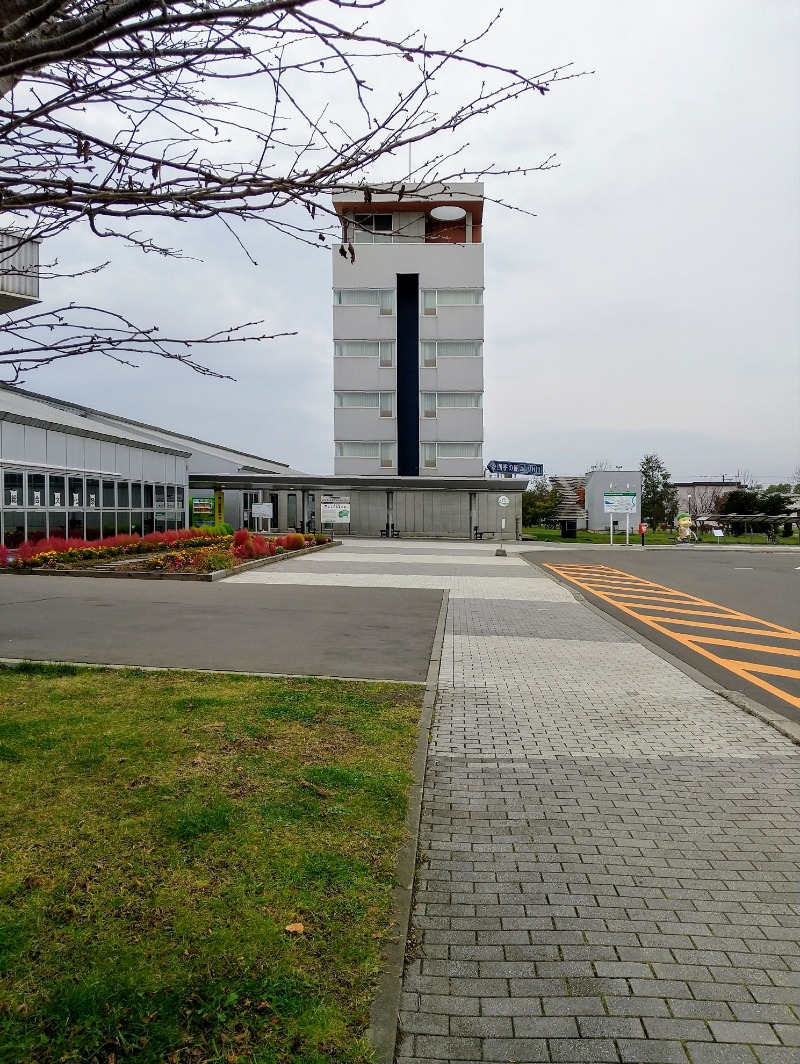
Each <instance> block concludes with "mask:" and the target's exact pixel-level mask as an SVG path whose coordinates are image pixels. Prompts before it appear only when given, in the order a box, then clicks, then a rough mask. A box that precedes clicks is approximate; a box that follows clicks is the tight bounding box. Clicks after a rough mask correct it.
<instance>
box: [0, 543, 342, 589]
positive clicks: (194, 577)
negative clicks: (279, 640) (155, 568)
mask: <svg viewBox="0 0 800 1064" xmlns="http://www.w3.org/2000/svg"><path fill="white" fill-rule="evenodd" d="M341 545H342V541H341V540H340V539H334V540H331V542H330V543H315V544H314V546H313V547H302V548H301V549H300V550H287V551H286V552H285V553H284V554H273V555H271V556H270V557H263V558H253V559H252V560H251V561H247V562H242V563H241V564H239V565H234V567H233V568H232V569H217V570H216V571H215V572H213V573H165V572H151V573H147V572H127V573H126V572H114V571H113V569H89V568H86V569H45V568H40V569H27V568H24V567H22V566H8V567H7V568H2V569H0V573H14V574H15V575H17V576H22V575H25V576H93V577H95V578H102V579H108V580H184V581H185V580H189V581H194V582H196V583H197V582H200V583H206V584H208V583H211V582H213V581H215V580H225V579H226V578H227V577H229V576H236V575H237V574H238V573H244V572H246V571H247V570H248V569H257V568H259V567H260V566H262V565H271V564H272V563H273V562H283V561H286V560H287V558H300V557H302V556H303V555H304V554H313V553H314V551H317V550H327V549H328V548H329V547H340V546H341ZM100 564H103V563H102V562H100Z"/></svg>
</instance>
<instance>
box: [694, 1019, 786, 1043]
mask: <svg viewBox="0 0 800 1064" xmlns="http://www.w3.org/2000/svg"><path fill="white" fill-rule="evenodd" d="M708 1026H709V1027H710V1028H711V1033H712V1034H713V1035H714V1038H716V1040H717V1041H718V1042H747V1043H749V1044H752V1045H763V1046H768V1045H779V1044H780V1040H779V1039H778V1036H777V1035H776V1034H775V1032H774V1031H773V1029H772V1028H771V1027H770V1026H769V1024H767V1023H739V1022H736V1021H724V1020H722V1021H720V1020H711V1021H709V1024H708Z"/></svg>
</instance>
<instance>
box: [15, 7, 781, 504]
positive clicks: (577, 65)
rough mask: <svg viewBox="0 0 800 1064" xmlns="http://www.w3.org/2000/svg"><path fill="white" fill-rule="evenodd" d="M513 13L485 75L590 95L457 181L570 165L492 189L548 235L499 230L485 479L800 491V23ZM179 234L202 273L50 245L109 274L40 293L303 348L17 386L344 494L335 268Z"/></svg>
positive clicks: (485, 132)
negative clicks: (646, 466) (339, 487)
mask: <svg viewBox="0 0 800 1064" xmlns="http://www.w3.org/2000/svg"><path fill="white" fill-rule="evenodd" d="M471 7H473V8H482V9H483V11H484V12H486V11H487V5H471ZM389 8H390V10H389V11H388V12H387V14H388V16H389V17H390V18H392V19H395V18H396V19H398V21H397V23H396V25H398V26H403V27H405V28H407V29H411V28H415V27H416V26H417V25H420V24H423V23H424V28H425V30H426V31H427V32H428V33H429V35H430V37H431V39H432V40H433V41H435V42H437V43H438V42H443V41H453V40H458V39H460V38H461V37H463V36H464V35H465V34H466V33H467V32H468V31H469V30H470V29H471V28H474V27H476V26H477V25H478V21H477V15H476V14H475V13H474V12H472V13H470V14H465V12H464V8H465V5H464V4H463V0H436V2H435V3H431V2H430V0H424V2H423V0H389ZM504 9H505V10H504V15H503V17H502V19H501V22H500V24H499V26H498V27H497V29H496V30H495V31H494V32H493V33H492V35H491V37H490V38H489V41H488V42H487V44H486V45H485V46H484V48H483V54H485V55H487V56H489V57H491V58H492V59H494V60H495V61H497V62H499V63H502V64H504V65H508V66H518V67H520V68H521V69H524V70H526V71H527V72H531V73H538V72H541V71H544V70H547V69H548V68H550V67H553V66H556V65H560V64H563V63H570V62H571V63H572V64H574V66H573V69H574V70H576V71H582V70H586V71H593V73H591V74H589V75H587V76H586V77H583V78H579V79H576V80H573V81H568V82H565V83H563V84H561V85H557V86H555V87H554V88H553V91H551V92H550V93H548V95H547V96H545V97H540V96H539V95H538V94H537V95H536V97H535V98H533V97H531V98H530V99H525V100H523V101H520V102H519V103H517V104H514V105H512V106H509V107H508V108H506V109H504V110H502V111H498V112H497V113H495V114H494V115H492V117H491V119H490V120H488V121H484V122H483V123H482V124H478V125H475V126H474V127H472V128H471V129H470V131H469V141H470V148H469V150H468V152H467V153H466V155H465V156H464V165H465V166H470V167H471V166H481V165H483V164H485V163H486V162H487V161H496V162H497V163H498V164H499V165H502V166H507V167H513V166H514V165H517V164H526V163H538V162H541V161H542V160H543V159H545V158H546V157H547V156H549V155H551V154H553V153H555V155H556V161H557V163H558V164H559V165H558V168H556V169H552V170H549V171H548V172H546V173H536V174H533V175H531V176H529V177H526V178H524V179H523V178H494V179H491V180H489V181H487V184H486V193H487V195H488V196H490V197H491V198H494V199H502V200H505V201H507V202H510V203H513V204H516V205H519V206H522V207H524V208H526V209H527V210H530V211H532V212H535V215H536V217H528V216H526V215H524V214H520V213H516V212H510V211H506V210H504V209H503V208H501V207H498V206H494V205H492V204H489V205H487V208H486V213H485V227H484V240H485V254H486V293H485V307H486V311H485V313H486V343H485V375H486V394H485V402H484V406H485V432H486V440H485V444H484V459H485V461H489V460H490V459H492V458H495V459H507V460H517V461H531V462H543V463H544V466H545V469H546V471H547V472H548V473H551V474H554V473H561V474H564V473H566V474H577V473H582V472H584V471H585V470H587V469H588V468H589V467H590V466H591V465H593V464H594V463H596V462H598V461H600V460H608V461H610V462H611V463H612V465H615V466H616V465H621V466H623V467H624V468H635V467H636V466H638V463H639V461H640V459H641V457H642V455H643V454H645V453H646V452H650V451H656V452H658V453H659V454H660V455H661V456H662V458H663V459H664V461H665V462H666V464H667V466H668V468H669V469H670V470H671V472H672V475H673V477H674V478H676V479H689V478H698V477H709V476H713V477H718V476H720V475H721V474H725V475H726V476H733V475H735V474H736V473H737V472H743V471H744V470H748V471H749V472H750V473H751V474H755V475H756V476H757V477H758V478H759V479H760V480H761V481H762V482H763V483H765V484H766V483H769V482H773V481H776V480H786V479H788V478H789V476H790V474H791V472H792V470H793V469H794V468H795V467H796V466H797V465H798V463H800V305H799V303H800V300H799V298H798V293H799V292H800V217H799V216H800V191H799V190H800V114H799V113H798V110H799V107H800V73H799V71H800V62H799V61H798V41H799V40H800V25H799V23H800V15H799V12H800V5H798V3H797V2H796V0H669V2H666V0H650V2H648V3H642V2H641V0H579V2H576V0H504ZM484 17H485V16H484ZM400 18H402V21H399V20H400ZM465 19H468V20H469V22H468V24H465V21H464V20H465ZM388 66H389V65H388V64H387V70H388ZM459 91H460V85H459V82H458V79H453V81H452V82H451V83H449V84H448V85H447V86H444V95H445V97H446V98H447V97H449V98H451V99H455V100H457V99H458V92H459ZM417 151H418V152H419V154H420V155H421V154H422V149H417ZM414 161H415V162H420V161H421V159H419V160H417V159H415V160H414ZM395 165H396V167H397V171H398V172H397V173H394V172H393V168H394V166H395ZM406 167H407V160H402V161H400V160H396V161H394V162H393V163H388V164H386V165H385V166H384V167H383V168H382V169H381V170H380V172H378V171H376V172H375V173H373V174H371V175H370V176H371V177H372V178H373V179H386V178H387V177H391V176H398V177H402V176H404V173H405V169H406ZM401 170H402V171H403V172H399V171H401ZM176 231H177V236H175V237H173V238H172V239H173V241H175V240H177V241H180V244H181V246H182V247H183V248H184V249H185V250H186V251H187V252H188V253H189V254H191V255H193V256H197V257H198V258H202V259H203V260H204V261H202V262H197V261H190V260H183V261H175V260H165V259H162V258H158V257H156V256H154V255H148V256H144V255H142V254H141V253H139V252H135V251H128V250H126V249H124V248H122V247H120V246H110V245H111V241H102V242H98V241H96V240H93V239H92V238H91V237H90V236H88V235H87V234H79V233H78V232H77V231H76V230H74V231H73V232H72V233H71V234H70V235H69V236H66V237H63V238H61V239H60V240H59V242H58V248H57V253H58V256H59V259H60V261H61V263H62V264H64V263H67V262H70V263H75V264H77V265H81V266H86V265H90V264H92V263H94V262H97V261H101V260H105V259H107V258H111V260H112V261H111V265H110V266H109V268H108V269H107V270H105V271H104V272H103V273H102V274H100V275H97V276H94V277H90V278H85V279H81V280H75V281H71V282H67V281H49V282H46V283H44V284H43V286H42V295H43V298H44V301H45V304H46V305H51V306H54V307H55V306H58V305H60V304H61V303H62V302H64V301H68V300H70V299H72V300H75V301H78V302H88V303H93V304H96V305H103V306H109V307H112V308H113V309H115V310H118V311H120V312H122V313H124V314H125V315H126V316H127V317H129V318H132V319H134V320H136V321H138V322H141V323H142V324H154V323H158V324H159V326H160V327H161V328H162V330H163V331H164V332H172V333H173V334H179V335H186V334H192V333H195V334H197V333H200V332H203V331H211V330H213V329H216V328H218V327H220V326H227V325H229V324H232V323H233V322H236V321H242V320H252V319H254V318H266V319H267V321H268V324H269V329H270V331H276V332H277V331H283V330H296V331H297V335H296V336H293V337H290V338H286V339H282V340H276V341H273V342H270V343H265V344H260V345H256V344H254V345H252V346H251V347H249V348H246V349H237V348H230V349H227V350H225V351H220V352H217V354H216V356H215V358H214V360H213V363H212V364H213V365H215V366H216V367H217V368H219V369H221V370H223V371H224V372H229V373H232V374H233V375H234V376H235V377H236V381H235V382H230V381H218V380H213V379H209V378H202V377H198V376H196V375H195V374H193V373H192V372H191V371H189V370H186V369H179V368H177V367H172V366H169V365H167V364H165V363H163V362H161V361H158V360H154V359H153V360H148V361H144V362H143V363H142V366H141V368H140V369H139V370H131V369H126V368H124V367H120V366H116V365H114V364H113V363H110V362H108V361H104V360H101V359H93V360H88V359H84V360H81V361H80V362H74V363H72V364H69V363H61V364H59V365H58V366H54V367H50V368H47V369H44V370H41V371H38V372H36V373H32V374H29V375H28V376H27V378H26V385H25V386H26V387H28V388H30V389H31V390H33V391H40V392H43V393H46V394H51V395H58V396H62V397H64V398H67V399H72V400H79V401H83V402H86V403H87V404H89V405H91V406H95V407H99V408H101V409H107V410H111V411H114V412H116V413H119V414H122V415H125V416H128V417H132V418H136V419H139V420H142V421H147V422H151V423H154V424H160V425H163V426H165V427H170V428H174V429H177V430H180V431H185V432H187V433H190V434H192V435H195V436H199V437H202V438H206V439H209V440H213V441H216V442H220V443H227V444H230V445H232V446H236V447H241V448H242V449H244V450H247V451H250V452H253V453H257V454H261V455H265V456H269V457H272V458H276V459H279V460H282V461H286V462H288V463H290V464H291V465H293V466H295V467H296V468H299V469H302V470H305V471H308V472H311V473H329V472H332V469H333V397H332V376H333V373H332V353H333V351H332V342H331V296H330V289H331V276H330V272H331V263H330V254H331V252H330V250H327V249H321V248H320V249H315V248H311V247H308V246H307V245H304V244H301V243H297V242H295V241H293V240H291V239H290V238H288V237H284V236H280V235H278V234H276V233H274V232H272V231H271V230H269V229H268V228H266V227H261V226H259V225H258V224H257V223H249V224H248V226H247V228H246V236H247V244H248V248H249V249H250V251H251V253H252V255H253V257H254V258H255V259H256V261H257V263H258V265H257V266H254V265H252V264H251V263H250V262H249V261H248V259H247V257H246V256H245V255H244V254H243V253H242V252H241V251H240V249H239V248H238V247H237V245H236V244H235V243H234V241H233V240H232V239H230V238H229V237H228V236H227V235H226V234H225V232H224V231H223V230H221V229H219V228H214V226H213V225H212V226H211V227H210V228H208V227H206V226H205V225H203V224H200V225H196V226H194V227H191V226H189V225H185V226H182V227H179V226H176Z"/></svg>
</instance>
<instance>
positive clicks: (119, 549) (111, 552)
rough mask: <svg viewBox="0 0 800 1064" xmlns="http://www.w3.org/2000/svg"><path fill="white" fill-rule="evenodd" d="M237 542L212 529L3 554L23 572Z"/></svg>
mask: <svg viewBox="0 0 800 1064" xmlns="http://www.w3.org/2000/svg"><path fill="white" fill-rule="evenodd" d="M232 542H233V529H232V528H231V527H230V525H217V526H214V527H212V528H182V529H173V530H171V531H169V532H150V533H148V534H147V535H146V536H136V535H128V536H125V535H122V536H109V537H107V538H106V539H95V540H88V539H78V538H71V539H63V538H61V537H59V536H53V537H49V538H46V539H36V540H26V541H25V542H24V543H22V544H21V545H20V547H19V549H18V550H17V551H16V552H15V554H14V555H12V554H11V553H10V552H9V551H7V550H5V551H4V553H3V552H0V565H6V566H11V565H13V566H15V567H16V568H22V569H36V568H53V567H54V566H56V565H75V564H78V563H83V562H97V561H108V560H111V559H114V558H126V557H131V556H136V555H140V554H154V553H157V552H163V551H165V550H170V549H171V548H177V547H178V546H179V547H180V548H181V549H186V548H190V547H206V546H208V545H209V544H210V543H213V544H214V545H215V546H217V547H221V548H223V549H226V548H229V547H230V545H231V543H232Z"/></svg>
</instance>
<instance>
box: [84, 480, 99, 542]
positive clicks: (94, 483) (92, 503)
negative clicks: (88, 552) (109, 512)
mask: <svg viewBox="0 0 800 1064" xmlns="http://www.w3.org/2000/svg"><path fill="white" fill-rule="evenodd" d="M99 505H100V481H99V480H95V479H94V477H87V478H86V506H87V507H88V508H90V509H92V510H95V509H97V507H98V506H99ZM87 527H88V526H87ZM92 527H94V523H92ZM97 527H98V528H99V527H100V525H99V518H98V525H97ZM86 538H87V539H91V538H92V537H91V536H90V535H89V534H88V533H87V535H86ZM94 538H95V539H97V538H98V537H97V536H95V537H94Z"/></svg>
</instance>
